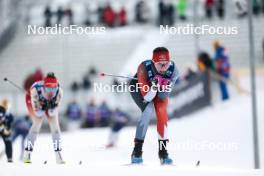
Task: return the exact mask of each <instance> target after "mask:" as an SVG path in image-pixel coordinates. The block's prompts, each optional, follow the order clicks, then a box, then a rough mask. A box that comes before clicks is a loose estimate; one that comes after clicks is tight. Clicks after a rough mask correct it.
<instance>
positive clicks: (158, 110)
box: [130, 47, 178, 164]
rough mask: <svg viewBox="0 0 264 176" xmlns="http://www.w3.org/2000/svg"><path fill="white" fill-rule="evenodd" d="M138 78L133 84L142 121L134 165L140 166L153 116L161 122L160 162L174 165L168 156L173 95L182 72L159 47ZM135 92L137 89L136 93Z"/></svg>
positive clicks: (138, 127) (159, 128) (134, 155)
mask: <svg viewBox="0 0 264 176" xmlns="http://www.w3.org/2000/svg"><path fill="white" fill-rule="evenodd" d="M135 78H137V79H133V80H131V81H130V86H131V89H132V91H131V96H132V98H133V100H134V101H135V103H136V104H137V106H138V107H139V108H140V109H141V111H142V114H141V117H140V118H139V121H138V124H137V129H136V135H135V139H134V150H133V153H132V156H131V162H132V163H136V164H140V163H142V162H143V159H142V147H143V143H144V139H145V135H146V132H147V128H148V124H149V121H150V119H151V117H152V116H153V115H155V116H156V118H157V132H158V145H159V151H158V155H159V159H160V162H161V164H172V163H173V161H172V159H171V158H170V157H169V155H168V151H167V143H168V141H169V139H168V136H167V133H168V131H167V130H168V114H167V106H168V100H169V93H170V91H171V89H172V86H173V85H174V83H175V82H176V80H177V78H178V70H177V68H176V65H175V64H174V62H173V61H171V60H170V54H169V51H168V49H167V48H165V47H158V48H156V49H154V51H153V57H152V60H145V61H143V62H142V63H141V64H140V65H139V66H138V70H137V73H136V75H135ZM133 88H134V89H133Z"/></svg>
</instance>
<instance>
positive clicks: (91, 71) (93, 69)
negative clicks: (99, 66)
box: [89, 66, 97, 76]
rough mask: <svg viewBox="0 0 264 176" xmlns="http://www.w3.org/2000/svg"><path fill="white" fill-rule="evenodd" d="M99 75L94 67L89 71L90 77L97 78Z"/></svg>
mask: <svg viewBox="0 0 264 176" xmlns="http://www.w3.org/2000/svg"><path fill="white" fill-rule="evenodd" d="M96 74H97V70H96V68H95V67H94V66H92V67H91V68H90V70H89V75H91V76H95V75H96Z"/></svg>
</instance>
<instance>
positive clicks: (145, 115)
mask: <svg viewBox="0 0 264 176" xmlns="http://www.w3.org/2000/svg"><path fill="white" fill-rule="evenodd" d="M153 113H154V106H153V103H152V102H150V103H149V104H148V105H147V106H146V108H145V109H144V111H143V112H142V115H141V117H140V118H139V121H138V123H137V129H136V137H135V139H134V143H135V144H134V149H133V153H132V156H131V160H132V163H142V162H143V160H142V147H143V143H144V139H145V136H146V133H147V129H148V125H149V121H150V119H151V117H152V116H153Z"/></svg>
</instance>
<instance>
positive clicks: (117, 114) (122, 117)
mask: <svg viewBox="0 0 264 176" xmlns="http://www.w3.org/2000/svg"><path fill="white" fill-rule="evenodd" d="M129 119H130V118H129V116H128V115H127V114H126V113H124V112H122V111H121V110H120V109H119V108H116V109H115V111H114V113H113V120H112V122H113V125H112V129H111V132H110V135H109V141H108V144H107V145H106V147H107V148H111V147H114V146H115V145H116V143H117V140H118V134H119V132H120V131H121V129H122V128H124V127H125V126H126V124H127V123H128V122H129Z"/></svg>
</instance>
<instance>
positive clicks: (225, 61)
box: [214, 41, 230, 100]
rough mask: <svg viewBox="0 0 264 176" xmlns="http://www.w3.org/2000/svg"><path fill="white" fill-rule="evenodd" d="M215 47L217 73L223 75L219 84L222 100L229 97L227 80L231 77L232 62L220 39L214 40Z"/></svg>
mask: <svg viewBox="0 0 264 176" xmlns="http://www.w3.org/2000/svg"><path fill="white" fill-rule="evenodd" d="M214 48H215V65H216V73H217V74H218V75H220V76H221V78H220V79H219V86H220V91H221V95H222V100H228V99H229V93H228V89H227V80H228V79H229V77H230V63H229V58H228V56H227V54H226V50H225V48H224V47H223V46H221V45H220V43H219V41H215V42H214Z"/></svg>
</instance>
